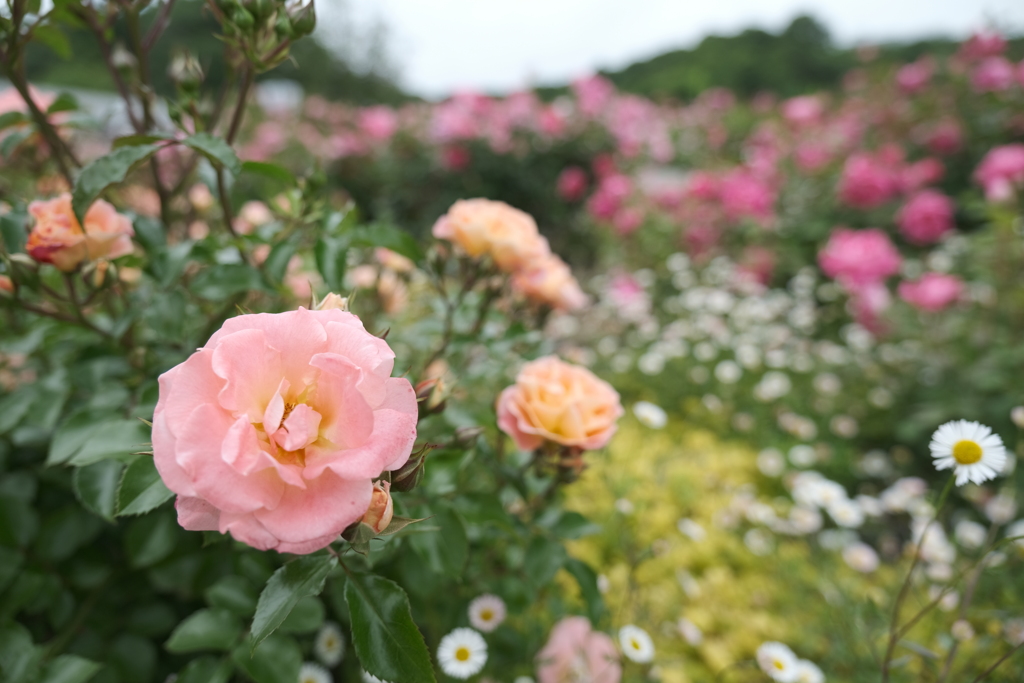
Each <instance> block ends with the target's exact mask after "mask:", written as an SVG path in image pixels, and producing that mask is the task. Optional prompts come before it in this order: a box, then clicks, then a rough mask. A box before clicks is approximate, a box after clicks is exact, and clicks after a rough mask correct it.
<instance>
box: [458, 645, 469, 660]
mask: <svg viewBox="0 0 1024 683" xmlns="http://www.w3.org/2000/svg"><path fill="white" fill-rule="evenodd" d="M455 659H457V660H459V661H460V662H468V661H469V648H468V647H465V646H463V647H460V648H459V649H458V650H456V651H455Z"/></svg>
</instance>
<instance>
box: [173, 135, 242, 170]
mask: <svg viewBox="0 0 1024 683" xmlns="http://www.w3.org/2000/svg"><path fill="white" fill-rule="evenodd" d="M181 144H183V145H185V146H186V147H191V148H192V149H194V150H196V151H197V152H199V153H200V154H202V155H203V156H205V157H206V158H207V159H209V160H210V163H212V164H213V165H214V166H216V167H217V168H224V169H226V170H227V171H229V172H230V173H231V175H238V174H239V173H241V172H242V162H241V161H239V160H238V155H237V154H235V150H233V149H232V148H231V145H229V144H228V143H227V140H225V139H223V138H219V137H217V136H215V135H210V134H209V133H196V134H195V135H190V136H189V137H187V138H185V139H184V140H182V141H181Z"/></svg>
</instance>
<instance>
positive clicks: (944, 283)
mask: <svg viewBox="0 0 1024 683" xmlns="http://www.w3.org/2000/svg"><path fill="white" fill-rule="evenodd" d="M963 289H964V286H963V283H962V282H961V281H960V278H958V277H955V276H953V275H945V274H943V273H925V274H924V276H922V277H921V279H920V280H917V281H915V282H901V283H900V286H899V288H898V290H897V291H898V292H899V295H900V298H901V299H903V300H904V301H906V302H907V303H908V304H910V305H911V306H914V307H915V308H920V309H921V310H922V311H931V312H934V311H941V310H942V309H943V308H945V307H946V306H949V305H950V304H951V303H954V302H955V301H956V300H957V299H959V298H960V295H961V294H962V293H963Z"/></svg>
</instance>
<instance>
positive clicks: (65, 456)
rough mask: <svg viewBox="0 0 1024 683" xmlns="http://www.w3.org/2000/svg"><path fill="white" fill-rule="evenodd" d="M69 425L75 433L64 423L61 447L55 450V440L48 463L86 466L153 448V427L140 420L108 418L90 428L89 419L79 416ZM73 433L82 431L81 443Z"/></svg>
mask: <svg viewBox="0 0 1024 683" xmlns="http://www.w3.org/2000/svg"><path fill="white" fill-rule="evenodd" d="M69 423H70V421H69ZM65 427H68V430H69V431H70V432H71V433H69V432H68V431H65V429H64V427H61V429H60V430H58V432H57V435H58V436H60V435H61V434H62V432H63V438H62V439H61V442H60V448H59V449H57V450H56V452H55V446H54V445H53V444H51V446H50V457H49V458H47V460H46V464H47V465H55V464H60V463H61V462H65V461H66V462H67V463H68V464H69V465H74V466H75V467H84V466H85V465H91V464H92V463H94V462H99V461H100V460H109V459H118V460H125V461H127V460H131V459H132V456H133V455H134V454H136V453H139V452H141V451H143V450H147V449H149V448H150V445H149V440H150V438H151V436H150V428H149V426H148V425H146V424H145V423H144V422H141V421H140V420H129V419H114V420H106V421H100V422H94V424H93V426H92V428H89V427H88V426H87V425H86V420H85V419H83V418H82V417H81V416H79V418H78V419H76V420H75V423H74V425H70V424H67V425H65ZM72 434H74V435H78V439H77V443H76V442H75V440H73V439H72ZM54 443H56V437H55V439H54ZM69 451H70V453H69Z"/></svg>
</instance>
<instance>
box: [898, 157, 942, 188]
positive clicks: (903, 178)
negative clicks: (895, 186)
mask: <svg viewBox="0 0 1024 683" xmlns="http://www.w3.org/2000/svg"><path fill="white" fill-rule="evenodd" d="M945 174H946V167H945V166H943V165H942V162H941V161H939V160H938V159H933V158H930V157H929V158H928V159H921V160H920V161H917V162H914V163H913V164H909V165H907V166H904V167H903V170H902V171H900V189H901V190H902V191H903V192H914V191H916V190H920V189H921V188H922V187H925V186H926V185H931V184H932V183H937V182H939V181H940V180H942V176H943V175H945Z"/></svg>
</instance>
